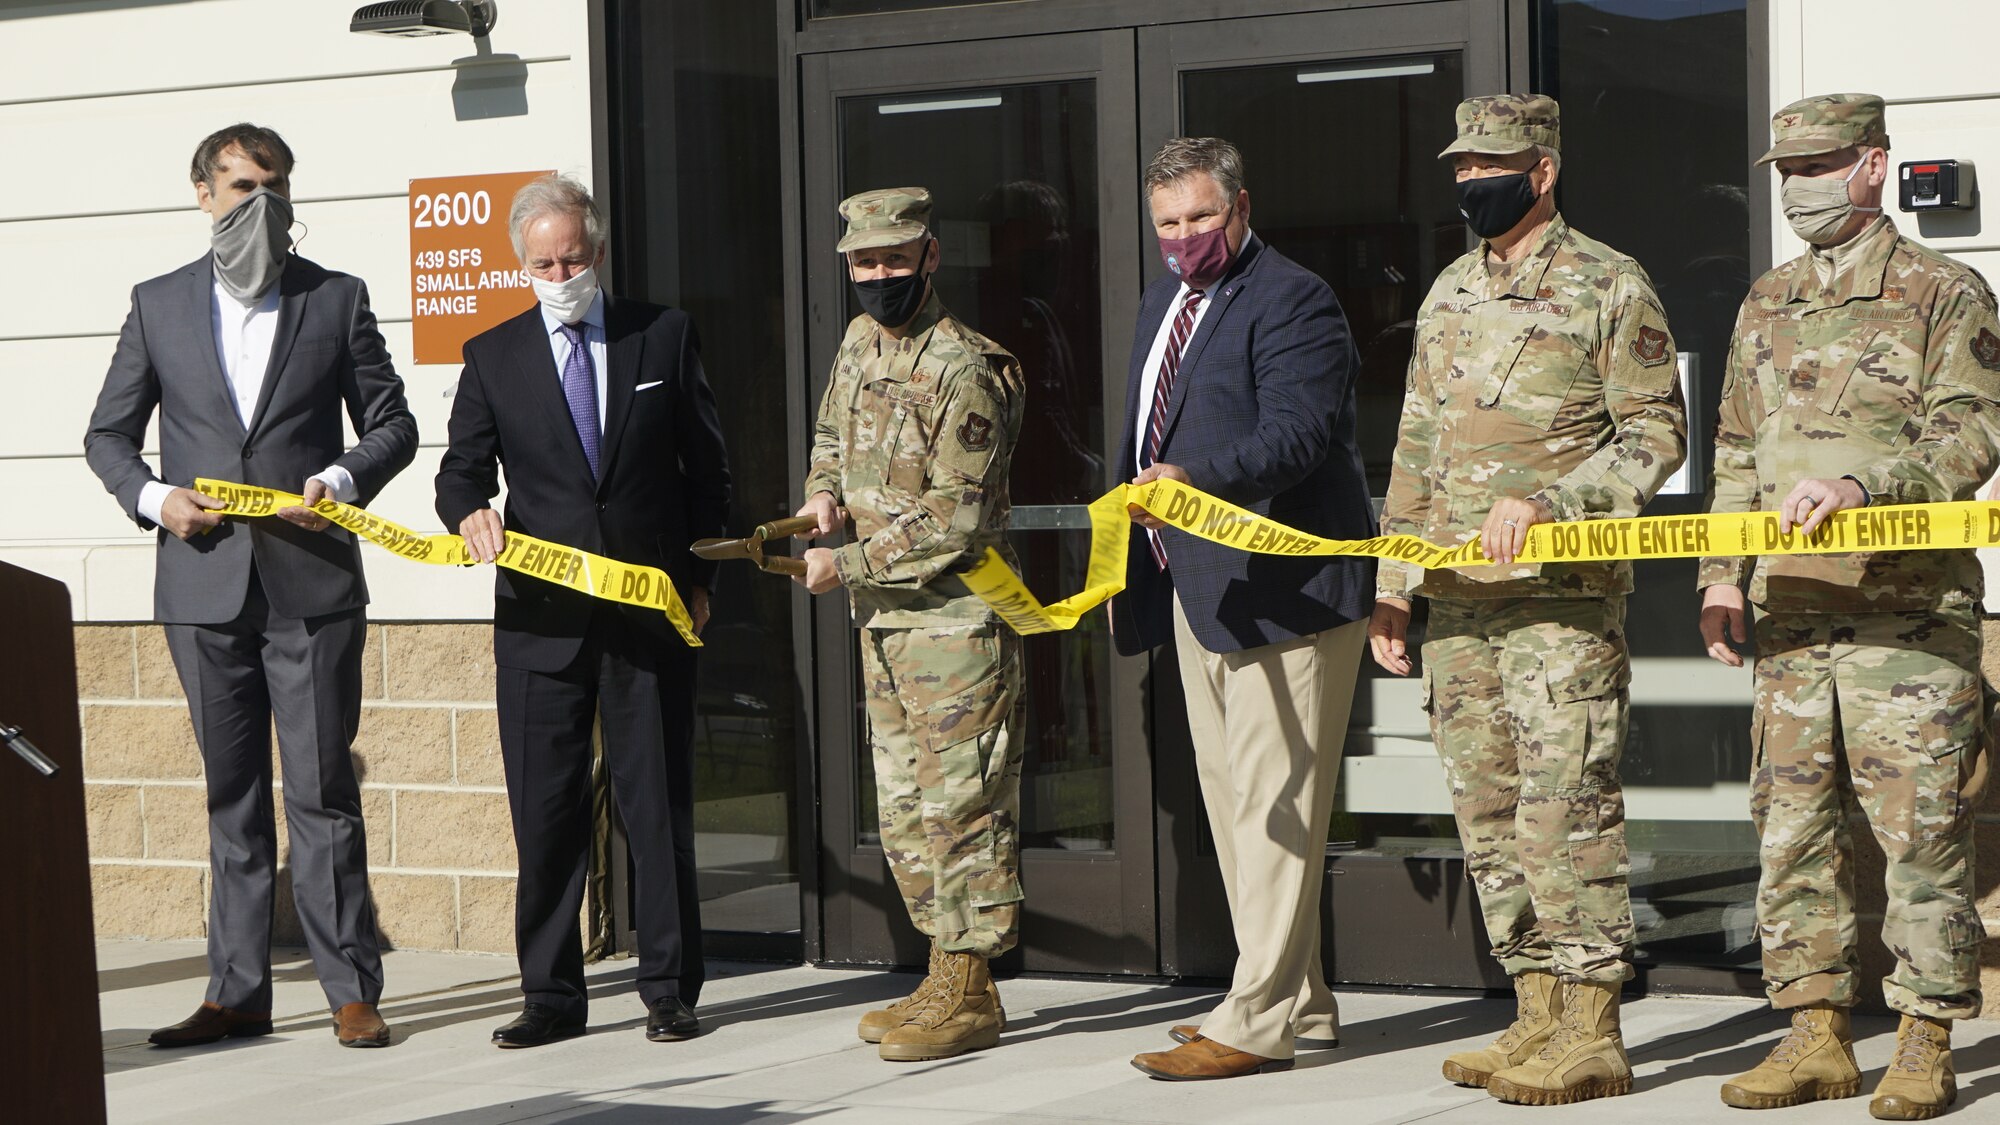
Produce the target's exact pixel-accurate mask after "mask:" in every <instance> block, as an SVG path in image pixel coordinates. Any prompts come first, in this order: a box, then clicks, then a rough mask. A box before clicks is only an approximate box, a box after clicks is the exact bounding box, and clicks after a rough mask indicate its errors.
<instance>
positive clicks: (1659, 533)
mask: <svg viewBox="0 0 2000 1125" xmlns="http://www.w3.org/2000/svg"><path fill="white" fill-rule="evenodd" d="M1128 504H1130V505H1136V506H1137V507H1140V508H1144V509H1145V510H1146V511H1148V512H1151V513H1152V514H1153V515H1154V516H1155V517H1157V518H1159V519H1161V520H1164V521H1165V522H1167V523H1170V524H1172V525H1174V526H1176V527H1178V528H1180V529H1181V530H1183V531H1185V532H1187V533H1188V534H1190V535H1195V536H1199V537H1200V538H1203V539H1206V540H1208V541H1209V542H1211V543H1220V544H1222V545H1223V546H1225V547H1235V548H1236V549H1238V550H1242V551H1250V552H1254V553H1256V554H1262V555H1365V556H1368V557H1370V558H1377V559H1394V560H1397V561H1399V562H1405V563H1409V564H1411V565H1414V566H1420V567H1423V568H1425V569H1427V570H1436V569H1439V568H1442V567H1473V566H1491V565H1492V563H1493V560H1491V559H1489V558H1487V557H1486V555H1485V553H1484V552H1483V551H1481V549H1480V545H1479V537H1478V536H1477V535H1475V536H1473V537H1472V538H1471V539H1470V540H1469V541H1467V542H1465V543H1461V544H1459V545H1458V546H1455V547H1440V546H1438V545H1437V544H1435V543H1430V542H1426V541H1425V540H1423V539H1419V538H1417V537H1416V536H1414V535H1380V536H1376V537H1374V538H1372V539H1328V538H1326V537H1324V536H1319V535H1313V534H1310V533H1308V532H1304V531H1299V530H1298V529H1296V528H1291V527H1286V526H1285V525H1284V524H1281V523H1279V522H1277V521H1276V520H1271V519H1266V518H1265V517H1263V516H1260V515H1258V514H1257V513H1255V512H1251V511H1247V510H1245V509H1243V508H1239V507H1237V506H1236V505H1234V504H1231V503H1229V502H1227V501H1225V500H1220V499H1217V498H1216V497H1214V496H1210V495H1209V494H1208V493H1206V492H1203V491H1202V490H1201V489H1198V488H1195V487H1192V486H1190V485H1185V484H1181V483H1180V482H1178V481H1171V480H1157V481H1153V482H1151V483H1150V484H1144V485H1130V484H1121V485H1119V486H1118V487H1117V488H1114V489H1112V490H1111V491H1110V492H1107V493H1105V494H1104V495H1103V496H1101V497H1099V498H1098V499H1096V500H1095V501H1092V502H1091V505H1090V569H1089V573H1088V577H1087V579H1086V582H1085V586H1084V589H1083V590H1082V591H1080V592H1078V593H1076V594H1073V595H1071V596H1069V597H1067V598H1064V599H1063V600H1061V601H1059V602H1056V603H1054V604H1052V605H1046V606H1045V605H1043V604H1042V603H1041V602H1040V601H1039V600H1037V599H1036V597H1035V595H1034V594H1033V593H1031V592H1029V590H1028V587H1027V586H1026V585H1025V584H1024V583H1023V582H1022V581H1021V576H1020V575H1018V574H1015V573H1014V572H1013V570H1011V569H1010V568H1009V567H1008V566H1007V564H1006V563H1005V562H1004V561H1002V560H1001V558H1000V556H999V554H998V553H997V552H995V551H993V550H991V549H989V550H988V551H987V552H986V557H985V558H983V559H981V560H980V561H979V562H978V563H976V564H974V566H973V567H972V569H971V570H969V571H967V572H966V573H965V574H964V575H963V578H964V581H965V584H966V586H967V587H968V588H970V589H971V591H972V592H973V593H974V594H977V595H978V596H979V597H980V598H981V599H982V600H984V601H985V602H986V604H988V605H990V606H992V607H993V612H994V613H995V615H997V616H998V617H999V618H1000V619H1001V620H1002V621H1005V622H1006V623H1007V624H1008V625H1009V626H1011V627H1012V628H1013V629H1014V630H1015V631H1016V632H1018V633H1049V632H1057V631H1061V630H1066V629H1072V628H1075V627H1076V623H1077V621H1078V620H1080V619H1081V618H1082V617H1083V615H1084V614H1085V613H1088V612H1089V611H1090V610H1092V609H1094V608H1096V607H1097V606H1098V605H1100V604H1102V603H1103V602H1104V601H1106V600H1107V599H1109V598H1110V597H1111V596H1112V595H1113V594H1116V593H1118V592H1119V591H1120V590H1123V589H1124V588H1125V551H1126V546H1127V544H1128V543H1129V541H1130V539H1129V537H1130V531H1129V526H1128V525H1129V521H1128V518H1127V516H1126V505H1128ZM1993 546H2000V503H1994V502H1992V501H1986V500H1959V501H1953V502H1950V503H1942V504H1901V505H1896V506H1894V507H1879V508H1878V507H1867V508H1850V509H1848V510H1846V511H1844V512H1836V513H1834V514H1833V516H1832V517H1830V518H1829V519H1828V520H1827V521H1826V522H1825V523H1823V524H1821V525H1820V526H1819V527H1817V528H1815V529H1814V530H1813V533H1812V534H1811V535H1801V534H1799V531H1798V529H1797V527H1794V528H1793V529H1792V530H1791V531H1790V532H1781V531H1779V530H1778V514H1777V513H1776V512H1711V513H1706V514H1695V515H1686V516H1637V517H1633V518H1630V519H1607V520H1579V521H1576V522H1573V523H1545V524H1537V525H1536V526H1534V527H1531V528H1529V529H1528V541H1527V546H1526V547H1525V548H1524V549H1523V550H1522V551H1521V554H1520V561H1521V562H1524V563H1577V562H1612V561H1616V560H1623V559H1683V558H1701V557H1706V556H1718V557H1739V556H1748V555H1825V554H1836V553H1839V552H1843V551H1945V550H1957V549H1961V548H1965V547H1993Z"/></svg>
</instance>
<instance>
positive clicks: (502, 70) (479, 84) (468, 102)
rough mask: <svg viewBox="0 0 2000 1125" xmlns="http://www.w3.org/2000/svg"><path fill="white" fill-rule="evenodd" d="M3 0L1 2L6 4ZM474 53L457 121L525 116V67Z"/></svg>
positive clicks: (479, 50)
mask: <svg viewBox="0 0 2000 1125" xmlns="http://www.w3.org/2000/svg"><path fill="white" fill-rule="evenodd" d="M5 2H6V0H0V3H5ZM472 47H473V50H474V51H475V52H476V53H475V54H472V55H468V56H466V57H465V58H462V59H453V60H451V65H452V68H453V69H454V70H455V71H456V72H457V76H456V77H455V78H453V79H452V82H451V110H452V114H453V115H454V116H455V117H457V118H458V119H459V120H460V121H484V120H487V119H488V118H493V117H525V116H527V114H528V64H527V63H524V62H522V61H521V56H519V55H496V54H494V53H493V45H492V44H491V43H489V42H487V41H486V40H485V39H474V40H473V41H472Z"/></svg>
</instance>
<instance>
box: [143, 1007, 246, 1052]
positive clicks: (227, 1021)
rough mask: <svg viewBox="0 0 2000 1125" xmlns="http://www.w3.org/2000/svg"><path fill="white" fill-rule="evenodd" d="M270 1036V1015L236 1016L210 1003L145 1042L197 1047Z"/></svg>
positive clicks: (230, 1011) (232, 1012) (164, 1045)
mask: <svg viewBox="0 0 2000 1125" xmlns="http://www.w3.org/2000/svg"><path fill="white" fill-rule="evenodd" d="M269 1034H271V1013H269V1012H239V1011H237V1010H236V1009H234V1008H225V1007H223V1006H222V1005H220V1004H216V1003H213V1002H211V1001H207V1000H204V1001H202V1004H201V1007H199V1008H196V1009H195V1010H194V1015H191V1016H189V1017H188V1018H186V1019H184V1020H182V1021H181V1022H179V1023H177V1024H175V1025H173V1026H172V1027H163V1028H161V1029H160V1030H158V1031H155V1032H154V1033H153V1034H151V1035H149V1036H147V1037H146V1038H147V1039H149V1040H151V1041H152V1044H153V1046H155V1047H199V1046H201V1045H202V1044H203V1043H213V1042H215V1041H217V1040H219V1039H245V1038H249V1037H251V1036H256V1035H269Z"/></svg>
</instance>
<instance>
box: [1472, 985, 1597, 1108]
mask: <svg viewBox="0 0 2000 1125" xmlns="http://www.w3.org/2000/svg"><path fill="white" fill-rule="evenodd" d="M1618 988H1619V985H1618V982H1617V981H1594V980H1572V981H1564V982H1563V986H1562V990H1563V996H1562V1016H1561V1023H1560V1025H1559V1026H1558V1027H1557V1028H1556V1030H1555V1034H1553V1035H1551V1036H1549V1040H1548V1042H1546V1043H1544V1044H1542V1049H1541V1050H1539V1051H1537V1052H1535V1057H1534V1058H1531V1059H1529V1060H1528V1061H1526V1062H1524V1063H1521V1064H1520V1065H1518V1066H1511V1067H1508V1068H1507V1069H1506V1070H1503V1071H1500V1072H1499V1073H1497V1074H1495V1075H1494V1076H1493V1077H1492V1078H1489V1079H1487V1081H1486V1092H1487V1093H1489V1094H1492V1095H1493V1096H1494V1097H1496V1098H1499V1099H1500V1100H1501V1101H1503V1102H1513V1103H1515V1104H1517V1105H1568V1104H1569V1103H1571V1102H1580V1101H1586V1100H1588V1099H1590V1098H1611V1097H1617V1096H1618V1095H1619V1094H1629V1093H1631V1092H1632V1067H1631V1064H1629V1063H1627V1062H1626V1061H1625V1041H1624V1040H1623V1038H1621V1037H1620V1035H1619V1031H1618Z"/></svg>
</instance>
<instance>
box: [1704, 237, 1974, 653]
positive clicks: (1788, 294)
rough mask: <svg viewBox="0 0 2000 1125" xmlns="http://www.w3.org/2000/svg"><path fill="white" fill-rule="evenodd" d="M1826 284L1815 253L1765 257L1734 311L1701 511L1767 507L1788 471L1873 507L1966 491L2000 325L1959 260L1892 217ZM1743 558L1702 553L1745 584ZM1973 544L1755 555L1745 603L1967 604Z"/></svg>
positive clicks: (1711, 575) (1710, 576)
mask: <svg viewBox="0 0 2000 1125" xmlns="http://www.w3.org/2000/svg"><path fill="white" fill-rule="evenodd" d="M1856 239H1857V242H1856V244H1855V245H1854V246H1853V248H1852V254H1851V256H1850V258H1849V262H1848V265H1847V268H1845V269H1844V270H1841V271H1840V272H1838V273H1836V274H1834V276H1833V280H1832V283H1831V285H1822V284H1821V282H1820V280H1819V275H1818V273H1817V271H1816V270H1815V269H1814V262H1813V258H1814V255H1813V254H1810V253H1808V254H1805V255H1802V256H1800V257H1798V258H1795V259H1793V260H1792V261H1789V262H1786V263H1785V264H1784V265H1781V266H1779V267H1777V268H1776V269H1773V270H1771V271H1770V272H1769V273H1767V274H1765V275H1764V276H1763V277H1761V278H1758V279H1757V283H1756V284H1755V285H1753V286H1751V288H1750V295H1749V296H1748V297H1746V298H1744V300H1743V308H1742V309H1741V311H1740V312H1739V313H1738V314H1737V318H1736V334H1735V337H1734V339H1733V340H1732V341H1731V344H1730V349H1729V360H1728V366H1727V369H1726V372H1725V375H1724V383H1723V391H1722V411H1721V415H1720V417H1719V419H1718V421H1717V424H1716V430H1715V483H1714V493H1713V499H1712V502H1711V510H1713V511H1718V512H1742V511H1751V510H1756V509H1765V508H1775V507H1777V505H1778V503H1779V501H1781V500H1783V499H1784V498H1785V495H1786V494H1787V493H1789V492H1790V491H1791V490H1792V487H1793V486H1794V485H1796V484H1797V483H1798V482H1799V481H1801V480H1804V479H1807V478H1815V477H1816V478H1822V479H1828V480H1832V479H1837V478H1839V477H1843V476H1847V475H1850V474H1851V475H1852V476H1854V477H1855V479H1857V480H1859V481H1860V482H1861V486H1862V487H1863V488H1865V489H1867V490H1868V497H1869V503H1870V504H1917V503H1924V502H1928V501H1940V500H1964V499H1969V498H1971V496H1972V495H1973V493H1974V492H1975V491H1976V490H1977V489H1978V488H1979V486H1980V484H1981V483H1982V482H1984V481H1985V480H1986V479H1987V478H1988V477H1989V476H1991V475H1992V472H1993V468H1994V464H1995V442H1996V438H2000V407H1996V403H1995V399H1996V398H2000V334H1996V330H2000V323H1996V322H1995V320H1994V301H1993V294H1992V292H1991V291H1990V290H1989V289H1987V287H1986V283H1985V282H1984V281H1983V280H1981V278H1980V277H1979V275H1978V274H1977V273H1975V272H1973V271H1972V270H1971V269H1969V268H1967V267H1966V266H1963V265H1960V264H1959V263H1957V262H1954V261H1952V260H1951V259H1949V258H1946V257H1943V256H1942V255H1939V254H1935V253H1933V252H1931V251H1930V250H1927V249H1925V248H1924V247H1922V246H1920V245H1918V244H1917V243H1914V242H1911V241H1910V240H1909V239H1907V238H1904V237H1902V236H1901V235H1900V234H1898V233H1897V232H1896V224H1895V223H1894V222H1892V221H1891V220H1889V219H1888V218H1887V217H1884V218H1882V219H1878V220H1876V223H1875V225H1873V226H1871V227H1869V228H1868V229H1867V230H1865V231H1863V232H1862V233H1861V234H1859V235H1857V236H1856ZM1750 569H1751V567H1750V560H1749V559H1747V558H1709V559H1703V560H1702V562H1701V570H1700V578H1699V580H1698V584H1699V585H1701V586H1704V587H1706V586H1715V585H1721V584H1724V583H1735V584H1740V583H1741V582H1742V580H1743V576H1744V573H1745V572H1746V571H1748V570H1750ZM1982 588H1983V582H1982V580H1981V576H1980V570H1979V564H1978V562H1977V561H1976V560H1975V558H1974V556H1973V553H1972V552H1971V551H1970V550H1960V551H1881V552H1870V551H1857V552H1853V553H1849V554H1837V555H1796V556H1783V555H1765V556H1762V557H1760V558H1758V559H1757V564H1756V567H1755V572H1754V575H1753V577H1752V578H1751V581H1750V600H1751V601H1753V602H1755V603H1757V604H1758V605H1761V606H1764V607H1765V608H1767V609H1776V610H1784V611H1790V612H1809V613H1829V612H1873V611H1884V610H1893V611H1907V610H1918V609H1927V608H1930V607H1933V606H1937V605H1941V604H1945V603H1949V602H1962V601H1976V600H1977V599H1978V598H1979V596H1980V592H1981V590H1982Z"/></svg>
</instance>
